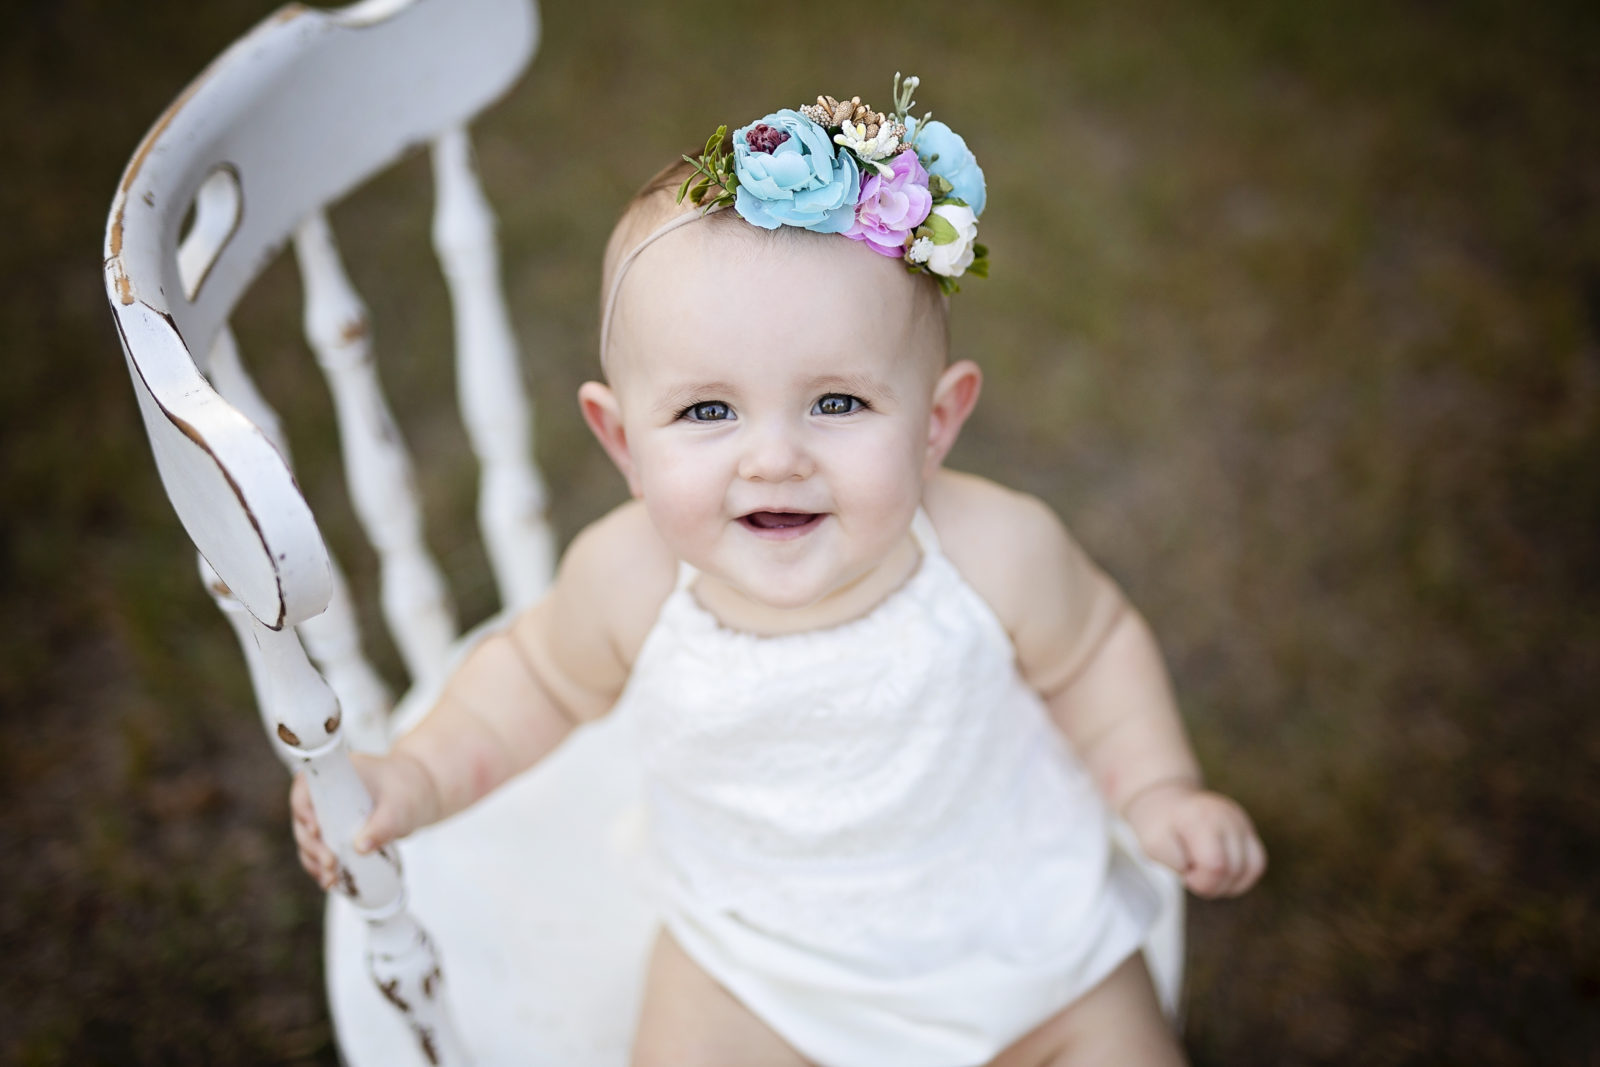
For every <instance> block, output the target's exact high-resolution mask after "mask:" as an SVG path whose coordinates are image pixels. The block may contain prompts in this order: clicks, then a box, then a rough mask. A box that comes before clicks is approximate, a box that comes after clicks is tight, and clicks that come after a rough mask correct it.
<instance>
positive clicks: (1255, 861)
mask: <svg viewBox="0 0 1600 1067" xmlns="http://www.w3.org/2000/svg"><path fill="white" fill-rule="evenodd" d="M1239 849H1240V861H1239V867H1238V869H1237V872H1236V873H1235V875H1234V878H1233V881H1231V882H1230V883H1229V884H1228V888H1227V890H1226V893H1227V895H1228V896H1230V897H1236V896H1238V895H1239V894H1240V893H1243V892H1244V891H1245V890H1247V889H1249V888H1250V887H1251V886H1253V885H1255V884H1256V882H1257V881H1258V880H1260V878H1261V875H1262V873H1263V872H1264V871H1266V869H1267V850H1266V848H1265V847H1264V846H1263V845H1262V844H1261V838H1259V837H1257V836H1256V835H1255V832H1254V831H1249V830H1247V831H1246V833H1245V834H1244V836H1243V838H1242V839H1241V840H1240V842H1239Z"/></svg>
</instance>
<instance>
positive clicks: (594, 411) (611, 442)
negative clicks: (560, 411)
mask: <svg viewBox="0 0 1600 1067" xmlns="http://www.w3.org/2000/svg"><path fill="white" fill-rule="evenodd" d="M578 407H579V409H580V410H582V412H583V421H584V422H587V423H588V424H589V429H591V430H593V431H594V435H595V437H596V438H598V439H599V441H600V447H601V448H603V449H605V450H606V455H608V456H610V457H611V462H613V463H615V464H616V465H617V470H619V471H621V472H622V476H623V477H624V478H626V479H627V481H628V492H630V493H632V494H633V495H634V496H639V495H641V494H640V492H639V476H638V472H637V471H635V470H634V467H633V453H632V452H631V451H630V450H629V449H628V432H627V430H625V429H624V428H623V426H622V407H621V405H620V404H618V403H617V394H616V393H614V392H612V391H611V387H610V386H607V385H602V384H600V383H599V382H584V383H583V384H582V385H581V386H579V387H578Z"/></svg>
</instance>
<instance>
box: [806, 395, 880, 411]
mask: <svg viewBox="0 0 1600 1067" xmlns="http://www.w3.org/2000/svg"><path fill="white" fill-rule="evenodd" d="M866 406H867V405H866V401H864V400H862V399H861V398H860V397H857V396H850V395H849V394H848V393H829V394H828V395H827V396H824V397H820V398H818V400H817V402H816V403H815V404H813V405H811V414H813V415H848V414H850V413H851V412H852V411H860V410H861V409H862V408H864V407H866Z"/></svg>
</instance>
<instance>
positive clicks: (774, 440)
mask: <svg viewBox="0 0 1600 1067" xmlns="http://www.w3.org/2000/svg"><path fill="white" fill-rule="evenodd" d="M752 429H754V431H755V432H753V433H748V434H747V435H746V438H745V442H746V443H745V450H744V454H743V456H741V457H740V460H739V477H741V478H745V479H747V480H749V481H755V482H788V481H797V480H799V479H802V478H808V477H810V476H811V474H812V472H813V471H815V470H816V464H815V463H814V462H813V461H812V459H811V454H810V453H809V452H808V451H806V448H805V446H804V444H803V443H802V442H801V441H800V440H799V439H798V434H797V433H796V431H795V429H794V428H793V427H790V426H785V425H782V424H780V423H772V424H769V425H766V426H762V427H758V428H752Z"/></svg>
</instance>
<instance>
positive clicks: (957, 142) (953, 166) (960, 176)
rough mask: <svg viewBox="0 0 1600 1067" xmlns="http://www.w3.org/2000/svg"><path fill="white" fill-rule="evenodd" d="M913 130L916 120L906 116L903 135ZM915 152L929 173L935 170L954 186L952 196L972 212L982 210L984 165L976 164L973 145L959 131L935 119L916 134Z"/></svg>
mask: <svg viewBox="0 0 1600 1067" xmlns="http://www.w3.org/2000/svg"><path fill="white" fill-rule="evenodd" d="M916 132H917V120H916V119H914V118H909V117H908V118H907V119H906V136H905V139H906V140H907V141H909V140H911V138H912V137H913V136H915V135H916ZM917 155H918V156H920V157H921V159H922V165H923V166H924V167H927V168H928V173H929V174H937V175H939V176H940V177H941V178H943V179H944V180H945V181H947V182H949V183H950V184H951V185H952V186H954V189H953V191H952V192H951V193H950V195H951V196H953V197H956V198H957V199H960V200H965V201H966V202H967V206H968V207H970V208H971V209H972V213H973V214H974V215H982V214H983V205H984V203H985V201H987V200H988V197H989V193H988V190H987V188H986V187H985V186H984V184H983V168H982V167H979V166H978V161H977V159H976V158H974V157H973V155H972V149H970V148H968V147H967V142H965V141H963V140H962V139H961V135H960V134H959V133H957V132H956V131H954V130H952V129H951V128H950V127H948V126H946V125H945V124H944V123H942V122H939V121H938V120H934V121H933V122H930V123H928V125H927V128H926V129H924V130H923V131H922V136H921V137H917ZM935 156H937V157H938V158H937V159H935V158H934V157H935Z"/></svg>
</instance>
